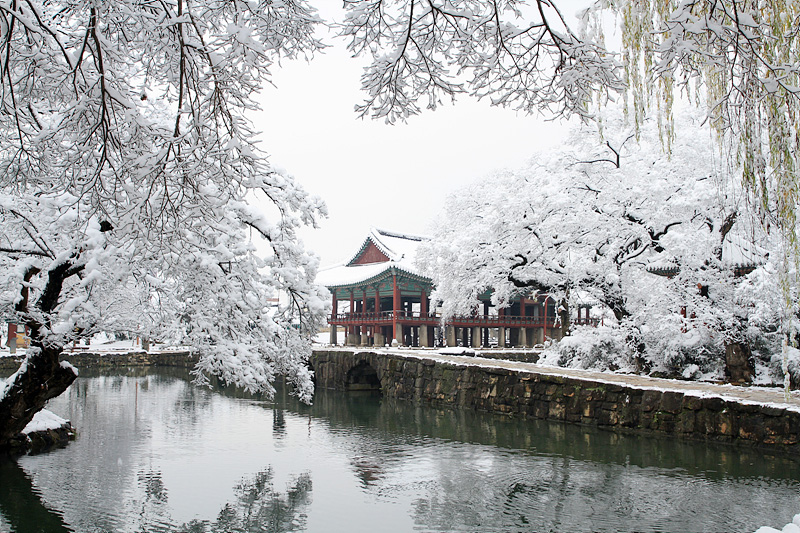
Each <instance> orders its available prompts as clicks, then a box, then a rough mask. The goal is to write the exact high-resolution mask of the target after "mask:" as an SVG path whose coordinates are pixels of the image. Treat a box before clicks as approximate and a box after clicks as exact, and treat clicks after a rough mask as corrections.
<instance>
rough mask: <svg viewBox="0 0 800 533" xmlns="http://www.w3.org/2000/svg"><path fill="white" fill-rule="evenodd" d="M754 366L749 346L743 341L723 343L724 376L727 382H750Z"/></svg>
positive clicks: (753, 373) (753, 374)
mask: <svg viewBox="0 0 800 533" xmlns="http://www.w3.org/2000/svg"><path fill="white" fill-rule="evenodd" d="M755 373H756V372H755V366H754V365H753V358H752V356H751V353H750V347H749V346H748V345H747V344H745V343H743V342H729V343H727V344H726V345H725V377H726V378H727V380H728V382H729V383H752V381H753V376H755Z"/></svg>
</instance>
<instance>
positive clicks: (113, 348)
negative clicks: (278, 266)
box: [0, 337, 327, 357]
mask: <svg viewBox="0 0 800 533" xmlns="http://www.w3.org/2000/svg"><path fill="white" fill-rule="evenodd" d="M326 340H327V337H326ZM185 349H187V347H185V346H166V345H164V344H150V351H151V352H161V351H172V350H185ZM140 350H142V343H141V341H139V340H137V339H130V340H122V341H117V340H114V341H112V340H107V339H105V338H102V337H101V338H98V339H93V340H92V341H91V342H89V343H86V342H82V343H78V344H75V345H72V344H70V345H67V346H66V347H65V348H64V351H65V352H87V351H90V352H98V353H126V352H132V351H140ZM24 354H25V348H17V353H16V354H15V355H24ZM11 355H12V354H11V352H10V351H9V349H8V346H6V345H5V342H3V344H2V346H0V357H9V356H11Z"/></svg>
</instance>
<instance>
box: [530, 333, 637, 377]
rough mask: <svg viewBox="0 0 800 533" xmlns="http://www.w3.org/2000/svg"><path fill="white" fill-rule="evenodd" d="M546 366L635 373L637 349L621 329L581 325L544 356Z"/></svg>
mask: <svg viewBox="0 0 800 533" xmlns="http://www.w3.org/2000/svg"><path fill="white" fill-rule="evenodd" d="M540 362H541V363H543V364H551V365H555V366H562V367H570V368H582V369H587V370H600V371H606V370H609V371H615V370H623V371H633V370H634V368H635V365H634V363H633V350H632V349H631V347H630V346H629V345H628V342H627V332H626V331H625V330H623V329H621V328H615V327H608V326H599V327H596V328H595V327H589V326H579V327H576V328H575V330H574V331H573V332H572V334H571V335H569V336H568V337H564V338H563V339H561V340H560V341H559V342H556V343H553V345H551V346H550V347H549V348H548V349H547V350H545V352H544V353H543V354H542V359H541V360H540Z"/></svg>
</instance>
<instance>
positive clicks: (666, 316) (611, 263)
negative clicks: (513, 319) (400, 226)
mask: <svg viewBox="0 0 800 533" xmlns="http://www.w3.org/2000/svg"><path fill="white" fill-rule="evenodd" d="M619 115H620V117H619V120H617V121H611V120H609V121H606V124H605V130H604V131H605V139H601V138H600V137H599V136H598V135H597V133H596V131H593V130H592V129H591V128H590V127H586V126H584V127H581V128H577V129H575V130H574V132H573V133H572V135H571V142H570V143H569V144H568V145H567V146H565V147H564V148H563V149H560V150H558V151H556V152H553V153H549V154H540V155H538V156H537V157H535V158H534V159H533V160H532V161H531V163H530V166H529V167H527V168H524V169H521V170H517V171H506V172H504V173H502V174H499V175H497V176H495V177H492V178H489V179H486V180H484V181H482V182H479V183H476V184H475V185H473V186H472V187H470V188H465V189H463V190H461V191H459V192H457V193H455V194H454V195H453V196H452V197H451V198H450V200H449V202H448V203H447V205H446V208H445V213H444V215H443V216H442V220H440V221H439V222H438V223H437V225H436V227H437V230H436V233H435V234H434V238H433V240H432V241H431V242H430V243H429V245H428V246H426V248H425V249H424V250H423V253H422V266H423V268H425V269H426V270H427V271H428V273H429V275H431V277H432V278H433V280H434V284H435V285H436V290H435V291H434V293H433V295H432V297H433V298H435V299H436V300H438V301H441V302H442V304H443V311H444V314H445V315H446V316H449V315H454V314H462V313H469V312H471V311H473V310H474V309H476V308H477V306H478V303H479V301H478V295H480V294H482V293H484V292H485V291H487V290H492V291H493V293H492V299H493V303H494V304H495V305H500V306H504V305H508V304H509V303H510V301H511V299H512V298H513V297H514V296H516V295H524V296H529V295H530V294H531V292H532V291H542V292H546V293H548V294H550V295H551V296H553V297H555V298H556V299H557V300H559V301H561V302H563V304H562V307H564V308H565V309H566V308H567V304H569V303H573V304H574V303H584V302H597V303H599V304H600V306H601V307H603V308H605V309H607V310H609V311H610V314H611V315H613V317H614V319H615V321H616V323H617V324H618V325H619V326H620V327H621V328H622V329H623V330H624V331H627V334H625V335H622V337H620V336H619V334H617V333H609V335H611V337H613V338H616V339H617V340H616V341H614V343H616V344H619V339H620V338H623V339H624V340H625V344H627V346H628V348H627V350H620V354H619V355H620V356H621V360H618V361H616V362H614V364H613V365H605V366H606V367H608V366H616V367H620V366H623V365H627V366H630V367H631V368H636V367H637V366H638V368H639V369H640V370H641V369H643V368H649V369H650V370H664V371H670V372H675V371H682V370H683V369H684V367H686V366H688V365H690V364H694V363H697V364H698V366H699V367H703V368H704V369H706V368H711V367H714V365H716V366H717V368H718V369H721V363H722V362H723V361H724V349H725V345H726V344H730V343H739V342H745V341H746V338H745V337H746V329H747V327H746V324H742V323H740V321H739V320H738V318H737V317H738V313H739V312H740V307H741V306H740V304H739V303H737V302H739V300H737V298H736V296H735V288H736V285H737V284H738V283H740V281H741V280H742V279H744V278H741V277H737V276H736V272H735V270H734V267H735V266H737V264H741V263H747V264H748V265H751V266H752V265H754V264H755V263H756V262H758V261H760V260H761V258H762V257H763V253H762V251H761V250H760V249H757V248H756V247H755V246H753V245H752V244H751V243H750V241H751V240H752V237H753V232H755V231H756V228H753V227H750V226H748V224H746V223H745V220H746V217H744V216H741V218H742V220H740V213H739V210H740V209H741V207H742V205H743V200H742V197H741V196H742V195H741V189H740V188H738V187H733V186H730V184H729V181H730V180H729V176H728V175H727V169H728V167H727V165H726V164H724V161H721V160H720V159H719V158H717V157H715V150H714V139H713V136H712V134H711V132H710V130H708V128H705V129H704V128H703V127H701V125H700V120H699V119H696V118H692V117H691V114H683V115H681V118H680V128H681V130H682V134H681V135H679V136H678V137H677V138H676V139H675V144H674V149H673V154H672V157H671V158H669V157H667V156H666V155H665V154H664V153H663V151H662V149H661V143H660V140H659V132H658V128H657V125H656V124H655V123H654V121H651V122H649V123H645V124H643V125H642V126H641V128H640V140H639V141H638V142H637V141H636V140H635V139H634V134H633V133H630V130H631V128H626V127H624V125H623V123H624V120H623V119H622V113H621V112H620V113H619ZM747 231H750V233H747ZM759 237H760V238H762V237H763V236H761V235H760V234H759ZM562 322H563V319H562ZM590 335H594V333H590ZM607 341H608V338H607V339H606V340H604V341H603V342H607ZM571 343H574V341H571V340H568V341H567V342H566V344H565V345H564V349H566V347H567V346H569V345H570V344H571ZM563 354H564V352H563V350H562V355H563ZM695 360H696V361H695ZM595 363H597V361H593V362H591V364H593V365H594V364H595ZM577 364H586V363H585V362H583V363H577ZM594 366H596V365H594ZM600 366H603V365H600Z"/></svg>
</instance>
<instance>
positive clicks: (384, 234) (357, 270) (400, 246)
mask: <svg viewBox="0 0 800 533" xmlns="http://www.w3.org/2000/svg"><path fill="white" fill-rule="evenodd" d="M426 240H428V238H427V237H421V236H418V235H409V234H405V233H394V232H391V231H386V230H381V229H377V228H371V229H370V232H369V234H368V235H367V237H366V238H365V239H364V242H363V243H362V245H361V246H360V247H359V249H358V250H357V251H356V253H355V254H353V255H352V256H351V257H350V259H349V260H348V261H346V262H344V263H340V264H338V265H334V266H331V267H328V268H324V269H321V270H320V271H319V273H318V274H317V283H319V284H321V285H325V286H326V287H338V286H342V285H352V284H355V283H360V282H362V281H366V280H369V279H372V278H374V277H376V276H379V275H381V274H383V273H384V272H385V271H387V270H390V269H392V268H395V269H398V270H402V271H404V272H407V273H409V274H413V275H417V276H421V274H420V273H419V271H418V269H417V268H416V266H415V264H414V262H415V260H416V257H417V248H419V245H420V243H422V242H423V241H426ZM370 242H372V243H373V244H374V245H375V246H376V247H377V248H378V249H379V250H380V251H381V252H383V253H384V254H385V255H386V257H388V258H389V261H385V262H383V263H370V264H366V265H353V264H351V263H352V262H353V261H355V260H356V259H358V257H359V255H361V253H362V252H363V251H364V249H365V248H366V247H367V246H368V244H369V243H370Z"/></svg>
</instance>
